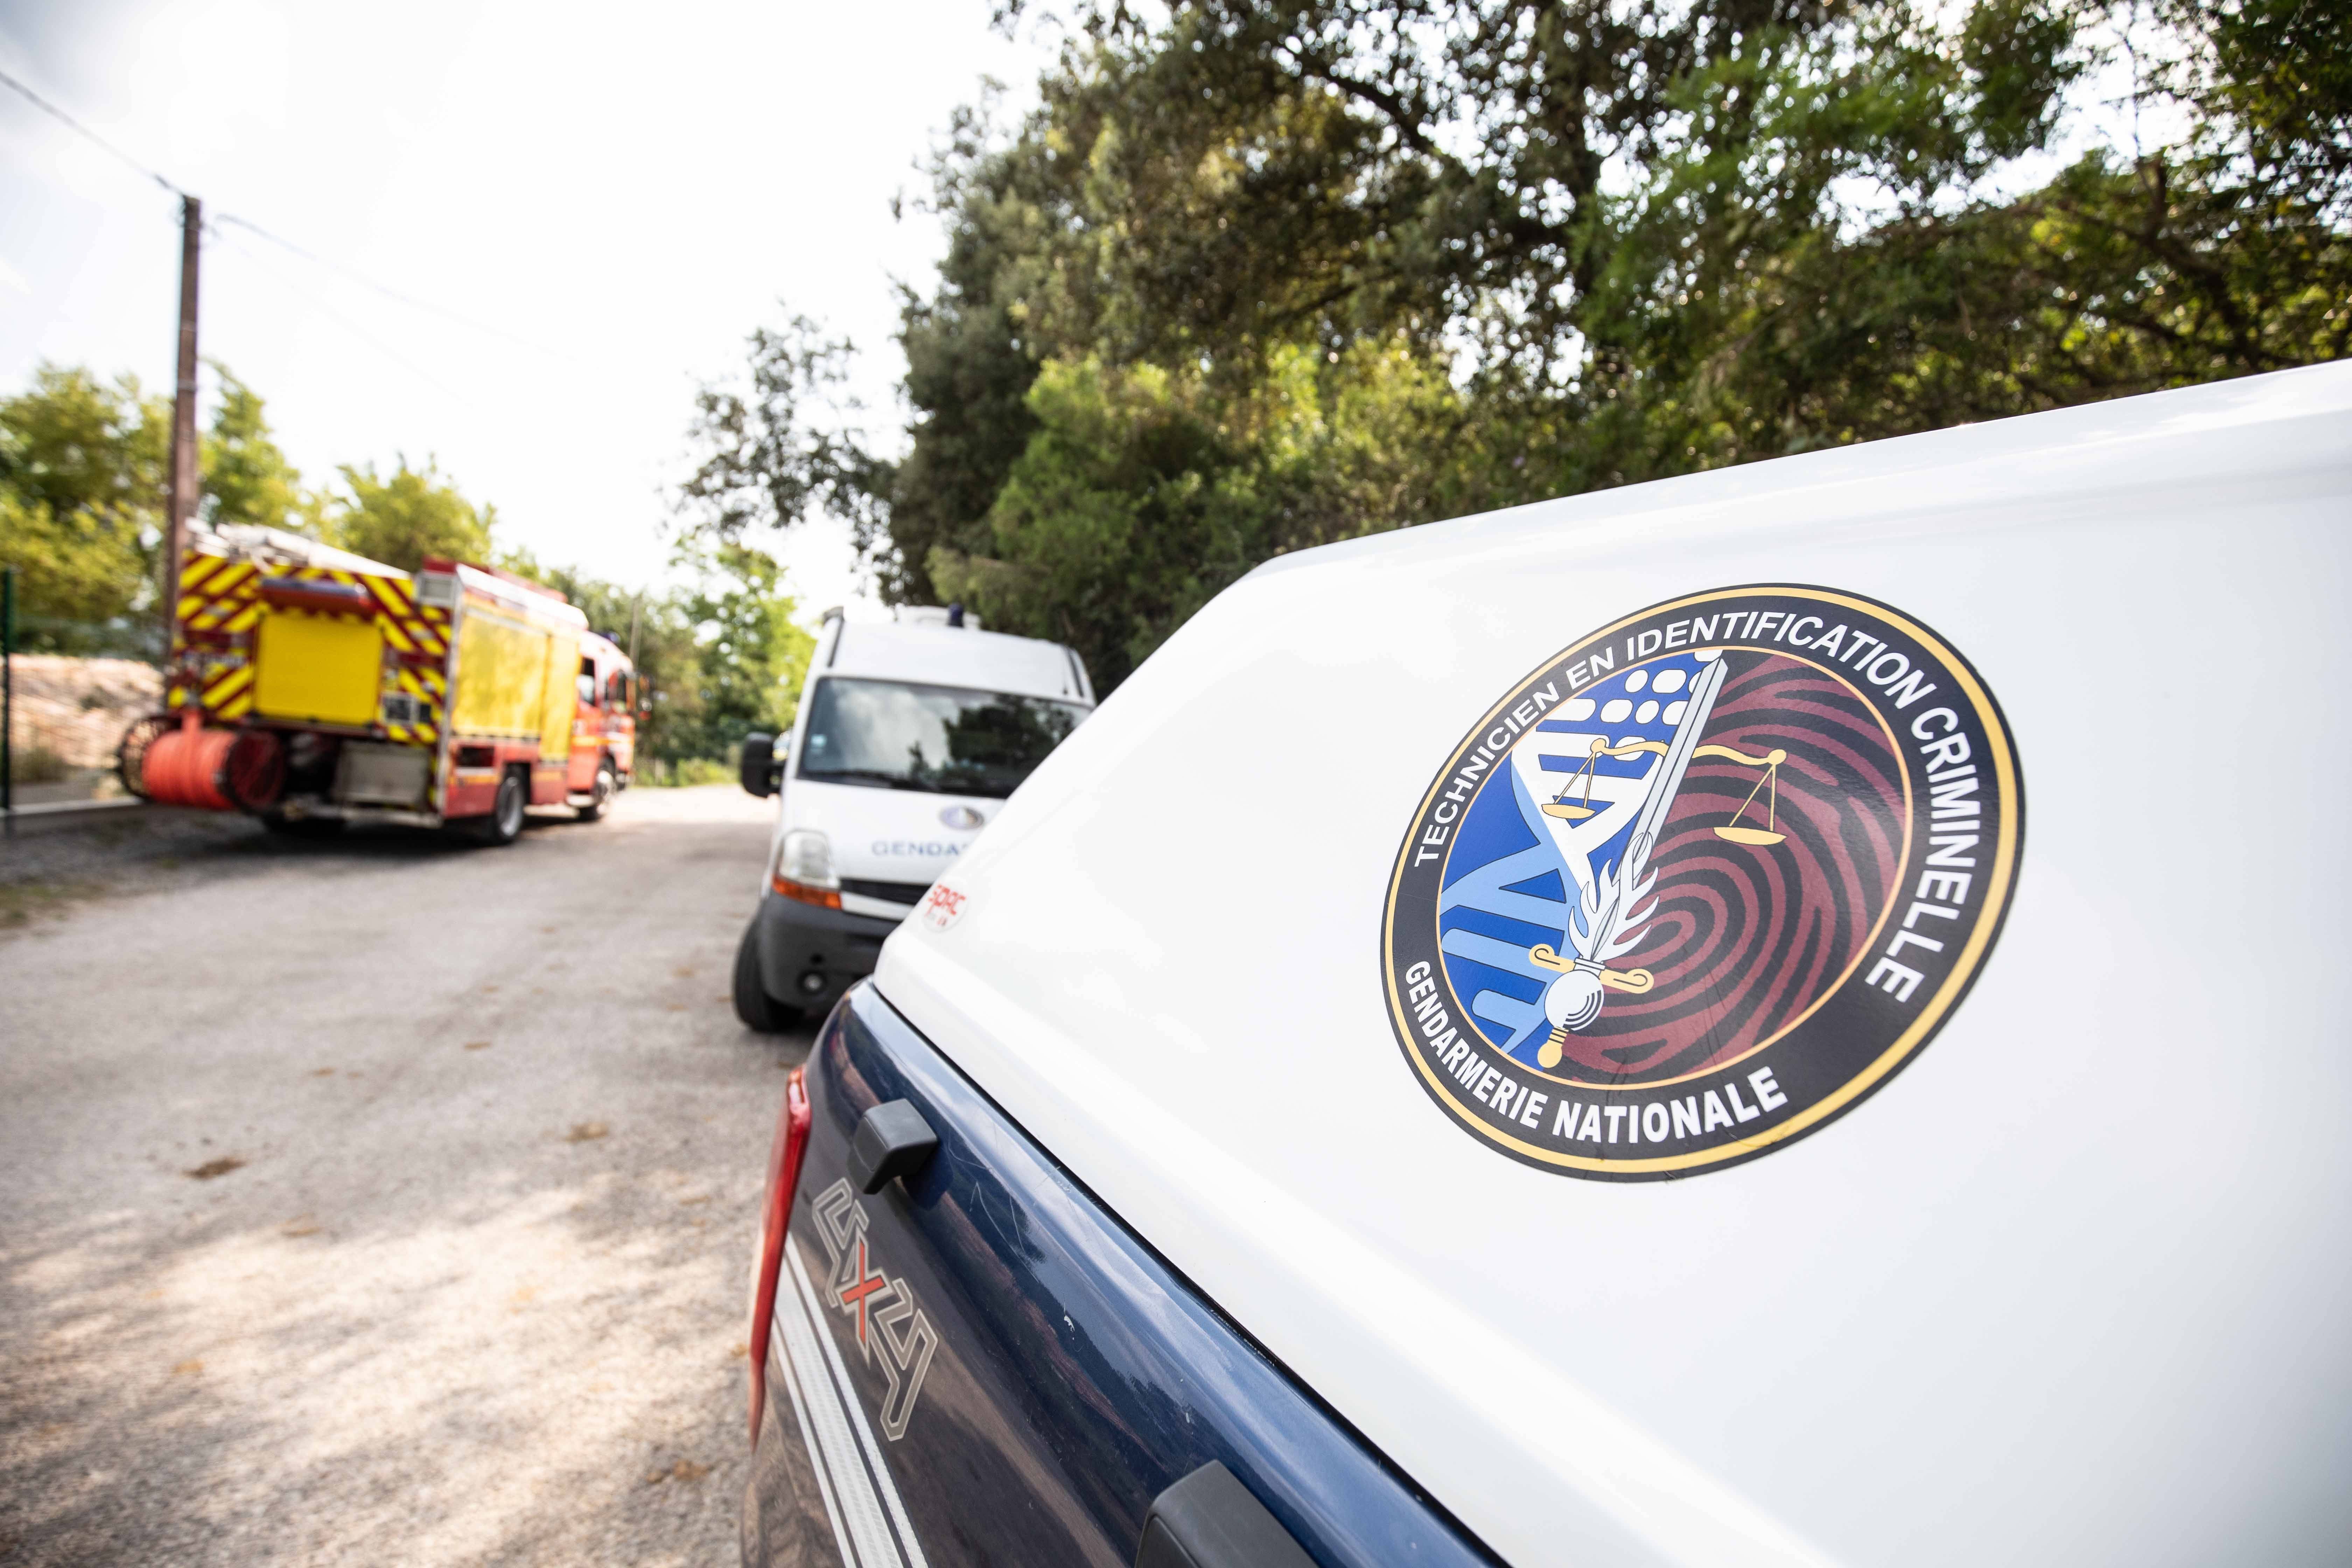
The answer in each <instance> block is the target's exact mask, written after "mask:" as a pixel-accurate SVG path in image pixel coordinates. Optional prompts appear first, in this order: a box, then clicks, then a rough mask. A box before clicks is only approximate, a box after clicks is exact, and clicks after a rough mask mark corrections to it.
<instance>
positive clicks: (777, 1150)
mask: <svg viewBox="0 0 2352 1568" xmlns="http://www.w3.org/2000/svg"><path fill="white" fill-rule="evenodd" d="M807 1073H808V1069H807V1068H793V1076H792V1077H791V1078H790V1079H786V1080H785V1083H784V1109H783V1112H782V1115H780V1116H778V1117H777V1118H776V1143H775V1147H774V1148H772V1150H770V1151H769V1152H768V1205H767V1208H766V1210H765V1211H764V1212H763V1213H762V1214H761V1216H760V1267H759V1271H758V1272H757V1273H755V1274H753V1275H752V1276H751V1344H750V1350H751V1442H752V1444H753V1446H754V1447H757V1446H758V1444H759V1441H760V1416H761V1413H762V1412H763V1411H765V1410H766V1408H767V1405H768V1326H769V1324H771V1323H772V1322H773V1321H775V1316H776V1287H777V1284H778V1283H779V1282H780V1281H781V1280H782V1278H783V1262H784V1229H785V1227H786V1226H789V1225H791V1224H792V1220H793V1188H794V1187H796V1186H798V1185H799V1184H800V1180H801V1156H803V1154H806V1153H807V1152H808V1132H809V1099H808V1082H807Z"/></svg>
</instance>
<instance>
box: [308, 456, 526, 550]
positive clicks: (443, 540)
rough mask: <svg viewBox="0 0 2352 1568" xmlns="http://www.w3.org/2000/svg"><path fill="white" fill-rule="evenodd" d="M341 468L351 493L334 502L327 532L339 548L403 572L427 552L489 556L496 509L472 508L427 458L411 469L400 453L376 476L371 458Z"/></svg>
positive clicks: (344, 480) (495, 522)
mask: <svg viewBox="0 0 2352 1568" xmlns="http://www.w3.org/2000/svg"><path fill="white" fill-rule="evenodd" d="M339 471H340V472H341V475H342V476H343V486H344V488H345V489H347V490H348V491H349V492H350V493H349V495H348V497H346V498H341V499H340V500H338V501H337V502H336V503H335V505H334V507H333V510H332V511H331V513H330V515H329V517H328V521H327V531H328V536H329V538H330V539H331V541H332V542H334V543H336V544H338V545H340V546H341V547H342V548H343V549H345V550H350V551H353V552H357V553H359V554H361V555H364V556H366V557H368V558H369V559H370V560H372V561H381V562H383V563H384V564H385V565H387V566H397V567H399V568H400V569H401V570H402V571H404V572H414V571H415V570H416V569H417V568H418V567H420V566H422V565H423V564H424V563H425V558H426V557H427V556H436V555H437V556H441V557H443V558H445V559H447V560H452V561H474V562H487V561H488V560H489V559H490V556H491V553H492V545H491V533H492V531H493V530H494V529H495V528H496V527H497V524H498V509H497V508H496V507H493V506H488V505H485V506H482V507H480V508H476V506H475V505H474V503H473V502H472V501H469V500H467V499H466V498H465V496H464V495H463V494H462V493H460V492H459V490H458V489H457V485H456V484H455V483H454V482H453V481H451V480H449V479H446V478H444V477H443V475H442V473H441V470H440V468H439V467H438V466H437V465H436V463H435V462H434V461H433V460H432V459H431V458H427V459H426V460H425V466H424V467H423V468H410V467H409V466H408V459H407V458H400V459H399V460H398V463H397V466H396V467H395V468H394V470H393V472H392V473H391V475H390V476H389V477H382V478H380V477H378V475H377V473H376V471H375V465H374V464H373V463H369V464H363V465H361V466H359V467H353V466H352V465H350V464H348V463H347V464H345V465H343V466H342V468H341V469H340V470H339Z"/></svg>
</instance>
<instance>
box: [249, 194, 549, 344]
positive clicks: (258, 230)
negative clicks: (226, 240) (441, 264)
mask: <svg viewBox="0 0 2352 1568" xmlns="http://www.w3.org/2000/svg"><path fill="white" fill-rule="evenodd" d="M213 221H214V222H215V223H227V224H235V225H236V226H237V227H239V228H241V229H245V230H247V231H248V232H250V233H253V234H257V235H259V236H260V237H262V238H264V239H266V240H268V242H269V243H270V244H272V245H274V246H277V247H279V248H280V249H283V250H289V251H291V252H293V253H294V254H295V255H297V256H299V257H300V258H302V259H303V260H305V261H308V262H310V263H312V264H313V265H316V266H319V267H324V268H328V269H329V270H331V271H335V272H340V273H341V274H342V275H343V276H344V277H346V278H349V279H352V281H353V282H355V283H358V284H360V285H362V287H364V288H368V289H373V290H374V291H375V292H377V293H379V294H381V295H383V297H384V298H385V299H387V300H397V301H399V302H400V303H401V304H404V305H408V306H413V307H414V308H415V309H416V310H425V311H427V312H429V313H431V314H433V315H436V316H440V317H443V318H445V319H446V320H448V321H455V322H457V324H458V325H459V326H461V327H471V328H472V329H473V330H474V331H478V332H488V333H489V334H490V335H491V336H493V337H500V338H504V339H506V340H507V342H510V343H517V344H520V346H522V347H523V348H527V349H530V350H531V351H533V352H534V353H543V354H546V355H549V356H550V357H551V358H555V359H562V358H563V357H564V356H563V355H562V353H559V352H558V351H556V350H554V349H551V348H549V347H547V346H546V345H545V344H544V343H535V342H531V341H530V339H529V338H525V337H518V336H517V335H516V334H514V333H513V332H510V331H507V330H506V329H505V328H503V327H494V326H491V325H490V324H489V323H488V322H487V321H475V320H474V319H473V318H471V317H470V316H461V315H459V314H458V313H457V311H455V310H447V309H446V308H444V307H442V306H439V305H436V304H434V303H433V302H432V301H430V300H419V299H417V298H416V297H415V295H413V294H404V293H402V292H401V291H400V290H399V289H389V288H386V287H385V286H384V285H383V284H381V283H379V282H377V281H376V280H375V279H373V278H370V277H369V276H368V275H367V274H366V273H364V272H362V271H360V270H359V269H357V268H352V267H346V266H344V265H343V264H342V263H341V262H340V261H331V260H330V259H328V258H326V257H323V256H320V255H318V254H316V253H315V252H312V251H309V250H305V249H303V248H302V247H300V246H299V245H297V244H295V243H294V242H293V241H292V240H290V239H285V238H281V237H278V236H277V235H274V234H272V233H270V232H269V231H268V229H266V228H264V227H262V226H260V225H259V224H257V223H255V222H254V221H253V220H252V219H250V218H242V217H238V216H236V214H234V213H222V214H221V215H219V216H217V217H215V219H214V220H213ZM247 254H250V252H248V253H247Z"/></svg>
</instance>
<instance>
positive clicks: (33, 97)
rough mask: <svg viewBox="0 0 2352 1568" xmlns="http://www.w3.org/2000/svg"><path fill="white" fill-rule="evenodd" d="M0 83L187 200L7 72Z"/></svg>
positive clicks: (176, 187) (156, 175)
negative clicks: (3, 83)
mask: <svg viewBox="0 0 2352 1568" xmlns="http://www.w3.org/2000/svg"><path fill="white" fill-rule="evenodd" d="M0 82H5V83H6V84H7V85H8V86H10V87H12V88H14V89H16V90H17V91H18V92H19V93H22V94H23V95H24V97H25V99H26V101H27V102H29V103H30V104H32V106H33V107H34V108H36V109H37V110H40V111H41V112H42V113H44V114H47V115H48V116H49V117H50V118H52V119H54V120H56V121H58V122H60V123H61V124H63V125H64V126H66V128H67V129H68V130H70V131H73V132H76V133H78V134H79V135H81V136H84V137H86V138H88V139H89V141H91V142H95V143H96V144H97V145H99V146H100V147H102V148H104V149H105V150H106V151H107V152H109V153H112V154H113V155H114V156H115V157H117V158H119V159H121V161H122V162H123V163H126V164H128V165H129V166H130V167H131V168H132V169H134V170H136V171H138V172H139V173H140V174H144V175H146V176H147V178H149V179H151V180H152V181H154V182H155V183H156V184H159V185H161V186H163V188H164V189H165V190H167V191H169V192H171V193H172V195H175V196H178V197H179V198H181V199H182V200H183V201H184V200H186V199H187V195H188V193H187V192H185V191H184V190H182V189H180V187H179V186H177V185H175V184H173V183H172V182H171V181H169V180H167V179H165V178H164V177H163V175H161V174H157V173H156V172H155V171H154V170H152V169H151V168H149V167H148V166H147V165H146V164H144V163H141V162H140V161H139V160H138V159H136V158H134V157H132V156H131V154H130V153H126V152H124V151H123V150H122V149H121V148H120V147H117V146H116V145H115V144H114V143H113V142H109V141H108V140H107V139H106V138H105V137H103V136H100V134H99V133H98V132H95V131H92V130H91V129H90V128H89V126H87V125H84V124H83V123H82V122H81V121H79V120H76V119H75V118H74V117H73V116H72V115H70V114H68V113H67V112H66V111H65V110H62V109H59V108H58V106H57V105H56V104H54V103H51V102H50V101H49V100H47V99H46V98H43V97H42V96H41V95H40V94H39V93H37V92H35V91H34V90H33V89H31V88H29V87H26V85H25V84H24V83H23V82H21V81H18V80H17V79H16V78H15V77H13V76H10V75H9V74H8V73H7V72H6V71H0Z"/></svg>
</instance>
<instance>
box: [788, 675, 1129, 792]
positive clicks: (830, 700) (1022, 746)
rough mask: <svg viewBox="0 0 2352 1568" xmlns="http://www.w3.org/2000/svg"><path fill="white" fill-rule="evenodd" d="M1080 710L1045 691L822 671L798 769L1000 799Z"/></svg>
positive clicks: (817, 775) (828, 777)
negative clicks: (1027, 693) (1016, 692)
mask: <svg viewBox="0 0 2352 1568" xmlns="http://www.w3.org/2000/svg"><path fill="white" fill-rule="evenodd" d="M1086 714H1087V710H1085V709H1084V708H1081V707H1079V706H1078V705H1077V704H1076V703H1073V702H1053V701H1048V700H1046V699H1045V698H1042V697H1017V696H1013V695H1012V694H1010V693H1008V692H1002V691H973V690H971V689H966V688H962V687H955V686H917V685H914V684H912V683H911V682H908V681H898V680H858V679H851V678H849V677H846V676H828V677H827V678H825V679H823V680H820V681H818V682H817V686H816V692H815V695H814V698H812V700H811V705H810V708H809V723H808V735H807V739H806V741H805V742H803V750H802V752H801V762H800V776H801V777H803V778H804V779H818V780H822V781H823V782H824V783H826V784H866V785H870V786H872V787H874V788H877V789H912V790H927V791H929V792H930V793H932V794H934V795H985V796H989V797H991V798H993V799H998V800H1002V799H1003V797H1004V796H1006V795H1011V794H1012V793H1013V790H1014V788H1015V787H1017V786H1018V785H1019V784H1020V783H1021V781H1022V780H1023V779H1025V778H1027V777H1028V776H1029V771H1030V770H1031V769H1032V768H1034V767H1035V766H1036V765H1037V764H1038V763H1041V762H1043V761H1045V753H1046V752H1050V751H1052V750H1053V749H1054V748H1055V746H1057V745H1059V744H1061V743H1062V741H1063V739H1064V738H1065V737H1066V736H1067V735H1068V734H1069V732H1070V731H1072V730H1074V729H1076V727H1077V723H1078V721H1079V720H1081V719H1083V718H1085V717H1086Z"/></svg>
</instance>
